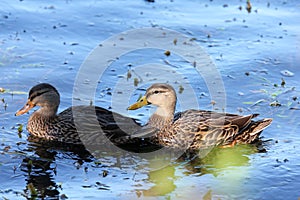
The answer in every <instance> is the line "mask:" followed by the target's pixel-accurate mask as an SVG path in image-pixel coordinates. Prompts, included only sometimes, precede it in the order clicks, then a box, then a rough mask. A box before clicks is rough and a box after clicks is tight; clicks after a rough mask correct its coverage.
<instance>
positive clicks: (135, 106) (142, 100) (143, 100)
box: [127, 96, 150, 110]
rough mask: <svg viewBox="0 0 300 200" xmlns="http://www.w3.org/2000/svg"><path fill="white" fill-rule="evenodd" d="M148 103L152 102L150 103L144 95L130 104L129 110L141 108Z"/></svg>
mask: <svg viewBox="0 0 300 200" xmlns="http://www.w3.org/2000/svg"><path fill="white" fill-rule="evenodd" d="M148 104H150V103H149V102H148V101H147V99H146V96H143V97H141V98H140V99H139V100H138V101H137V102H136V103H134V104H132V105H130V106H129V107H128V108H127V110H137V109H139V108H141V107H143V106H146V105H148Z"/></svg>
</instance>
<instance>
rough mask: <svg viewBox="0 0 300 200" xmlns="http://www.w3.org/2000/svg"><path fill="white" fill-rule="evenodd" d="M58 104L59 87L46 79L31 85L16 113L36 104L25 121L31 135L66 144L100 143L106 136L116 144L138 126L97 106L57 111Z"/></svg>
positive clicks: (24, 111)
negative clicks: (25, 100) (43, 81)
mask: <svg viewBox="0 0 300 200" xmlns="http://www.w3.org/2000/svg"><path fill="white" fill-rule="evenodd" d="M59 104H60V94H59V92H58V90H57V89H56V88H55V87H54V86H52V85H51V84H49V83H40V84H37V85H35V86H34V87H32V88H31V89H30V91H29V94H28V99H27V102H26V104H25V105H24V106H23V107H22V108H21V109H20V110H18V111H17V112H16V113H15V116H20V115H23V114H25V113H28V112H29V111H30V110H31V109H33V108H35V107H36V106H37V107H39V108H38V109H37V110H36V111H34V112H33V113H32V114H31V115H30V117H29V119H28V122H27V130H28V132H29V133H30V136H32V137H34V138H38V139H42V140H43V141H51V142H60V143H67V144H83V141H85V142H86V141H89V142H94V143H97V144H102V143H107V142H109V141H108V140H110V141H111V142H113V143H116V145H119V144H121V143H124V144H126V142H129V141H125V140H127V139H125V138H129V137H128V133H130V132H136V131H137V129H139V127H141V126H140V125H139V124H138V122H136V120H135V119H133V118H129V117H127V116H123V115H121V114H118V113H116V112H112V111H110V110H107V109H105V108H102V107H97V106H86V105H81V106H72V107H69V108H67V109H66V110H64V111H62V112H61V113H59V114H57V111H58V107H59ZM120 138H121V139H120ZM122 138H124V140H123V139H122ZM135 139H137V138H135ZM131 142H133V141H131ZM135 142H136V141H135Z"/></svg>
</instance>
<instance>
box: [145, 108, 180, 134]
mask: <svg viewBox="0 0 300 200" xmlns="http://www.w3.org/2000/svg"><path fill="white" fill-rule="evenodd" d="M174 111H175V107H172V108H168V109H163V108H161V107H158V108H157V110H156V111H155V113H154V114H153V115H152V116H151V117H150V119H149V122H148V125H150V126H152V127H155V128H158V129H163V128H164V127H166V126H169V125H170V124H171V123H172V122H173V118H174Z"/></svg>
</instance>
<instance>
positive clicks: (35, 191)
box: [20, 137, 92, 199]
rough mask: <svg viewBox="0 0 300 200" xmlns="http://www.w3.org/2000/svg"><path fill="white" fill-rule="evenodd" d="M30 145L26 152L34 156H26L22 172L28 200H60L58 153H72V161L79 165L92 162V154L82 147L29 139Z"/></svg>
mask: <svg viewBox="0 0 300 200" xmlns="http://www.w3.org/2000/svg"><path fill="white" fill-rule="evenodd" d="M28 141H29V144H28V147H27V149H26V150H25V151H27V152H28V154H30V155H32V156H26V158H24V159H23V161H22V164H21V167H20V168H21V171H23V172H25V176H26V179H25V180H26V183H27V186H26V189H25V190H24V191H25V195H26V196H27V197H26V198H28V199H34V198H36V197H38V198H41V199H44V198H46V197H47V198H50V199H59V198H60V192H59V191H60V190H61V189H62V188H61V186H60V185H59V184H57V183H56V181H55V175H56V173H57V172H56V163H55V159H56V155H57V154H58V152H71V153H72V155H71V156H72V159H74V160H76V162H78V163H84V162H91V161H92V156H91V154H90V153H89V152H88V151H87V150H86V149H85V148H84V146H82V145H72V146H71V145H68V146H66V145H59V144H57V143H56V144H51V143H49V142H47V143H46V142H44V141H41V140H40V139H37V138H34V137H29V138H28Z"/></svg>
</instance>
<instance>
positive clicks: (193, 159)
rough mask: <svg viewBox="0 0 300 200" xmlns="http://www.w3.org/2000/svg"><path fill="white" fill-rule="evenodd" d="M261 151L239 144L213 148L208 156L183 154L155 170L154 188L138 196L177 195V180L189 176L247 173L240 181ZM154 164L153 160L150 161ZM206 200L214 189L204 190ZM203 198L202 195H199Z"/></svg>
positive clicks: (151, 180) (152, 180)
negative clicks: (233, 172)
mask: <svg viewBox="0 0 300 200" xmlns="http://www.w3.org/2000/svg"><path fill="white" fill-rule="evenodd" d="M256 152H258V148H257V147H256V146H253V145H236V146H234V147H232V148H218V147H216V148H213V149H212V150H211V151H210V152H209V153H208V154H207V155H206V156H204V157H203V156H202V154H201V152H192V154H194V155H191V152H190V153H185V154H184V155H182V156H181V157H180V158H179V159H178V160H177V161H176V162H174V163H172V164H170V165H168V166H166V167H164V168H162V169H159V170H155V171H150V172H149V176H148V181H149V182H151V183H153V184H154V185H153V186H152V187H151V188H149V189H147V190H144V189H142V190H136V194H137V196H139V197H140V196H147V197H149V196H150V197H157V196H164V195H167V194H170V193H172V192H174V191H175V190H176V189H177V183H176V180H180V179H182V178H184V177H185V176H190V175H193V176H204V175H207V174H212V175H214V176H215V177H218V176H219V175H223V174H224V173H225V172H228V171H230V170H232V169H233V168H234V169H236V170H237V171H236V173H237V174H239V172H241V171H243V173H242V174H240V175H239V176H240V177H239V179H240V178H243V177H244V176H243V175H245V172H244V170H245V166H248V165H249V160H250V159H249V156H250V155H251V154H253V153H256ZM150 163H151V161H150ZM203 192H204V193H203V194H202V195H203V197H205V198H207V196H211V195H209V194H210V193H211V191H210V190H208V191H203ZM199 196H201V194H199ZM199 196H198V197H199Z"/></svg>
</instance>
